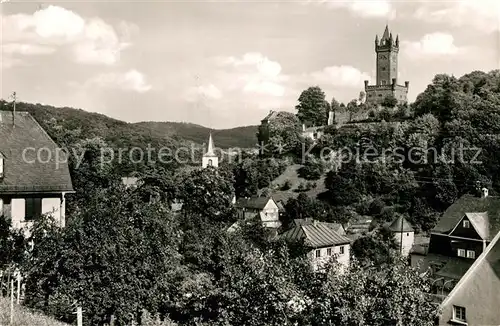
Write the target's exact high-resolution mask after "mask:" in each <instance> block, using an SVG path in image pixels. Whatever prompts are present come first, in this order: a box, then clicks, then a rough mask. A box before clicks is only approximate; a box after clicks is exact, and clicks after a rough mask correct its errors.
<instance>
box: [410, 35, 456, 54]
mask: <svg viewBox="0 0 500 326" xmlns="http://www.w3.org/2000/svg"><path fill="white" fill-rule="evenodd" d="M402 46H403V48H404V51H405V53H406V54H407V55H408V56H409V57H413V58H421V57H423V56H424V57H425V56H431V57H435V56H443V55H456V54H459V53H463V52H464V51H465V48H459V47H457V46H456V45H455V44H454V38H453V35H451V34H447V33H439V32H436V33H432V34H426V35H424V36H423V37H422V39H420V41H417V42H410V41H403V42H402Z"/></svg>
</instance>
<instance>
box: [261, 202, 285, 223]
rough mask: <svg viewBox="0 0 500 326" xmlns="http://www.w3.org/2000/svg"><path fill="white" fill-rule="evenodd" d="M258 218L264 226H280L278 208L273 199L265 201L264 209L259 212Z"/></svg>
mask: <svg viewBox="0 0 500 326" xmlns="http://www.w3.org/2000/svg"><path fill="white" fill-rule="evenodd" d="M260 219H261V221H262V222H263V223H264V226H266V227H271V228H278V227H280V226H281V222H280V217H279V208H278V205H276V203H275V202H274V200H269V201H268V202H267V204H266V206H265V207H264V209H263V210H262V211H261V212H260Z"/></svg>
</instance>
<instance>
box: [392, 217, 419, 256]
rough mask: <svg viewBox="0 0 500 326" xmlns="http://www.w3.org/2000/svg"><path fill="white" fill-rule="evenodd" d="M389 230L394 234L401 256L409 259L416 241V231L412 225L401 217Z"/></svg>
mask: <svg viewBox="0 0 500 326" xmlns="http://www.w3.org/2000/svg"><path fill="white" fill-rule="evenodd" d="M389 230H391V231H392V234H394V240H396V243H397V244H398V247H399V250H400V251H401V255H402V256H404V257H408V255H409V254H410V251H411V248H412V247H413V243H414V241H415V231H414V230H413V227H412V226H411V224H410V223H409V222H408V221H407V220H406V219H405V218H404V217H403V216H399V217H397V218H396V219H395V220H394V221H393V222H392V223H391V225H390V226H389Z"/></svg>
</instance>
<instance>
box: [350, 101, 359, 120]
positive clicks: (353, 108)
mask: <svg viewBox="0 0 500 326" xmlns="http://www.w3.org/2000/svg"><path fill="white" fill-rule="evenodd" d="M347 112H349V121H352V118H353V116H354V115H355V114H357V113H358V112H359V106H358V103H357V101H356V100H351V101H350V102H349V103H348V104H347Z"/></svg>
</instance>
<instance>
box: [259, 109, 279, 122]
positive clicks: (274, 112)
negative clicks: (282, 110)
mask: <svg viewBox="0 0 500 326" xmlns="http://www.w3.org/2000/svg"><path fill="white" fill-rule="evenodd" d="M277 116H278V112H277V111H273V110H271V111H269V114H268V115H267V116H266V117H265V118H264V119H262V121H269V120H272V119H274V118H276V117H277Z"/></svg>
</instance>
